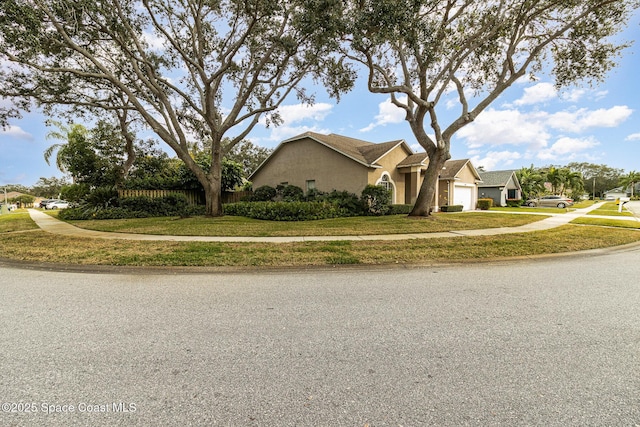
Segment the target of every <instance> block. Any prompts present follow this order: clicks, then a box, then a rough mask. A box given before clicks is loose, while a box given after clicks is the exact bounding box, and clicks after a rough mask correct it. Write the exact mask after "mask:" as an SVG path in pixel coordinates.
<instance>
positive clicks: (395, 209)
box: [387, 205, 413, 215]
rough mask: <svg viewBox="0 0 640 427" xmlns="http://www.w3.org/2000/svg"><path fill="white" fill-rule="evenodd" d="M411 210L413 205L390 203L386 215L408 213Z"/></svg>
mask: <svg viewBox="0 0 640 427" xmlns="http://www.w3.org/2000/svg"><path fill="white" fill-rule="evenodd" d="M412 210H413V205H391V207H390V208H389V211H388V212H387V215H409V214H410V213H411V211H412Z"/></svg>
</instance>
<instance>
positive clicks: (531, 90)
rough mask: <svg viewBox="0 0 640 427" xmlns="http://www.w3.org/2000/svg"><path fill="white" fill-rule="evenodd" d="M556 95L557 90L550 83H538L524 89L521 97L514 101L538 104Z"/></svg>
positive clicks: (516, 103) (521, 103)
mask: <svg viewBox="0 0 640 427" xmlns="http://www.w3.org/2000/svg"><path fill="white" fill-rule="evenodd" d="M557 97H558V91H557V90H556V88H555V87H554V86H553V85H552V84H551V83H538V84H537V85H535V86H531V87H528V88H525V89H524V95H522V98H520V99H518V100H516V101H514V104H515V105H531V104H540V103H543V102H546V101H549V100H551V99H556V98H557Z"/></svg>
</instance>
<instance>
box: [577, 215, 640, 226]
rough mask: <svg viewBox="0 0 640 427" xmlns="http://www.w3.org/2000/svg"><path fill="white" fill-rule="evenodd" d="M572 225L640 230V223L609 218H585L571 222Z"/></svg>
mask: <svg viewBox="0 0 640 427" xmlns="http://www.w3.org/2000/svg"><path fill="white" fill-rule="evenodd" d="M571 223H572V224H582V225H599V226H602V227H620V228H632V229H640V221H632V220H629V219H609V218H589V217H587V216H584V217H582V218H576V219H574V220H573V221H571Z"/></svg>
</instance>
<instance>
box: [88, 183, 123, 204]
mask: <svg viewBox="0 0 640 427" xmlns="http://www.w3.org/2000/svg"><path fill="white" fill-rule="evenodd" d="M80 204H81V205H82V206H84V207H87V208H109V207H117V206H119V199H118V190H117V189H116V188H115V187H98V188H94V189H93V190H91V192H89V193H88V194H87V195H86V196H85V197H84V198H83V199H82V200H81V201H80Z"/></svg>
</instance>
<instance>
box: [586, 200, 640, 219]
mask: <svg viewBox="0 0 640 427" xmlns="http://www.w3.org/2000/svg"><path fill="white" fill-rule="evenodd" d="M588 215H604V216H633V214H632V213H630V212H629V211H628V210H626V209H625V208H624V207H623V208H622V212H618V205H616V203H615V202H607V203H605V204H604V205H602V206H600V207H599V208H598V209H594V210H592V211H591V212H589V213H588Z"/></svg>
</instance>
